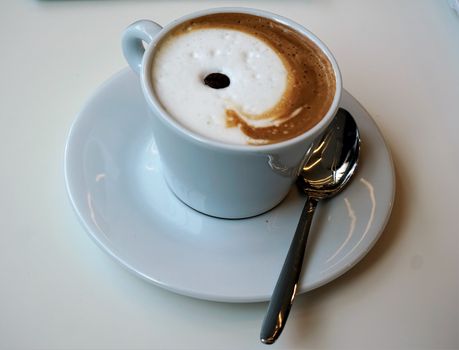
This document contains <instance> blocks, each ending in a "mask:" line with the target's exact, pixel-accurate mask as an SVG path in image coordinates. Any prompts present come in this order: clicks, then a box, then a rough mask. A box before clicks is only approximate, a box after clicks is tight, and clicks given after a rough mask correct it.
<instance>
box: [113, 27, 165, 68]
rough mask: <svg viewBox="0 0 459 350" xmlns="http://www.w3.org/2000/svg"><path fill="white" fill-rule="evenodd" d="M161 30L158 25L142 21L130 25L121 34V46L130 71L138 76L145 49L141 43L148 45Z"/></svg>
mask: <svg viewBox="0 0 459 350" xmlns="http://www.w3.org/2000/svg"><path fill="white" fill-rule="evenodd" d="M161 29H163V27H161V26H160V25H159V24H157V23H155V22H153V21H149V20H146V19H142V20H140V21H137V22H134V23H132V24H131V25H130V26H129V27H127V28H126V29H125V31H124V32H123V37H122V41H121V46H122V48H123V54H124V57H125V58H126V61H127V62H128V63H129V66H131V68H132V70H133V71H134V72H136V73H137V74H140V71H141V69H142V58H143V55H144V53H145V48H144V46H143V43H142V42H145V43H146V44H147V45H149V44H150V43H151V42H152V41H153V39H154V37H155V36H156V35H157V34H158V33H159V31H160V30H161Z"/></svg>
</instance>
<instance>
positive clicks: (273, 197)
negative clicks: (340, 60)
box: [122, 7, 342, 219]
mask: <svg viewBox="0 0 459 350" xmlns="http://www.w3.org/2000/svg"><path fill="white" fill-rule="evenodd" d="M216 13H244V14H252V15H256V16H260V17H264V18H267V19H269V20H272V21H278V22H281V23H283V24H284V25H287V26H289V27H290V28H292V29H294V30H296V31H297V32H299V33H301V34H303V35H304V36H305V37H306V38H307V39H309V40H310V41H312V42H314V43H315V44H316V45H317V46H318V47H319V48H320V49H321V50H322V52H323V54H324V55H325V56H326V57H327V58H328V60H329V61H330V63H331V65H332V67H333V70H334V75H335V79H336V81H335V86H336V90H335V95H334V98H333V101H332V104H331V106H330V108H329V110H328V112H327V113H326V115H325V116H324V117H323V118H322V120H321V121H320V122H319V123H318V124H317V125H315V126H314V127H313V128H312V129H310V130H308V131H306V132H305V133H303V134H301V135H299V136H297V137H295V138H292V139H289V140H286V141H282V142H279V143H273V144H268V145H258V146H254V145H233V144H228V143H223V142H218V141H215V140H210V139H207V138H205V137H203V136H201V135H199V134H196V133H194V132H192V131H190V130H188V129H186V128H184V127H183V126H182V125H180V124H179V123H178V122H176V121H175V120H174V119H173V118H172V117H171V116H170V115H168V113H167V112H166V111H165V110H164V108H163V107H162V105H161V104H160V103H159V101H158V100H157V97H156V96H155V94H154V93H153V87H152V77H151V66H152V58H153V56H154V53H155V50H156V44H157V43H158V41H159V40H161V38H163V37H164V36H165V35H167V34H168V33H169V31H171V30H172V29H173V28H175V27H176V26H177V25H179V24H181V23H183V22H185V21H188V20H190V19H193V18H197V17H201V16H205V15H210V14H216ZM143 42H144V43H145V44H146V45H147V48H146V49H144V46H143ZM122 47H123V53H124V55H125V57H126V60H127V61H128V63H129V65H130V66H131V68H132V69H133V70H134V71H135V72H137V73H138V74H139V76H140V81H141V86H142V91H143V94H144V97H145V100H146V102H147V105H148V107H149V110H150V112H151V115H152V126H153V133H154V138H155V141H156V145H157V147H158V151H159V155H160V159H161V164H162V172H163V174H164V177H165V179H166V182H167V183H168V185H169V187H170V189H171V190H172V191H173V192H174V193H175V195H176V196H177V197H178V198H179V199H180V200H182V201H183V202H184V203H185V204H187V205H189V206H190V207H192V208H194V209H195V210H197V211H199V212H202V213H205V214H208V215H211V216H216V217H220V218H231V219H234V218H245V217H250V216H254V215H258V214H261V213H263V212H266V211H268V210H270V209H271V208H273V207H275V206H276V205H277V204H279V203H280V202H281V201H282V200H283V199H284V198H285V196H286V195H287V194H288V192H289V190H290V188H291V186H292V184H293V183H294V181H295V180H296V178H297V176H298V174H299V171H300V169H301V167H302V166H303V164H304V162H305V161H306V160H307V158H308V155H309V152H310V149H311V148H312V146H313V141H314V139H315V138H316V137H317V136H319V135H320V134H321V133H322V132H323V130H324V129H325V128H326V127H327V126H328V125H329V124H330V122H331V121H332V119H333V117H334V116H335V114H336V112H337V110H338V103H339V101H340V97H341V90H342V83H341V74H340V71H339V68H338V64H337V63H336V60H335V59H334V57H333V55H332V54H331V52H330V51H329V50H328V48H327V47H326V46H325V45H324V44H323V43H322V42H321V41H320V40H319V39H318V38H317V37H316V36H315V35H314V34H312V33H311V32H309V31H308V30H307V29H305V28H304V27H302V26H301V25H299V24H297V23H295V22H293V21H291V20H289V19H287V18H284V17H281V16H278V15H275V14H272V13H269V12H265V11H261V10H257V9H249V8H238V7H230V8H228V7H227V8H216V9H209V10H204V11H199V12H195V13H192V14H189V15H187V16H184V17H181V18H179V19H177V20H175V21H173V22H171V23H170V24H168V25H167V26H165V27H161V26H160V25H159V24H157V23H155V22H152V21H149V20H140V21H137V22H135V23H133V24H131V25H130V26H129V27H128V28H127V29H126V30H125V32H124V34H123V38H122Z"/></svg>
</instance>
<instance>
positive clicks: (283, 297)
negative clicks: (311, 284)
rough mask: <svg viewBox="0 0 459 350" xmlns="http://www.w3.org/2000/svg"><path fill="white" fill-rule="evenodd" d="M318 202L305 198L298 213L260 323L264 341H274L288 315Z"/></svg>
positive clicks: (261, 337)
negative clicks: (280, 268) (295, 224)
mask: <svg viewBox="0 0 459 350" xmlns="http://www.w3.org/2000/svg"><path fill="white" fill-rule="evenodd" d="M317 202H318V201H317V199H315V198H310V197H308V199H307V200H306V204H305V205H304V208H303V211H302V213H301V217H300V221H299V222H298V226H297V228H296V231H295V235H294V237H293V240H292V243H291V244H290V248H289V250H288V253H287V257H286V258H285V261H284V265H283V266H282V270H281V273H280V275H279V278H278V280H277V283H276V287H275V288H274V291H273V294H272V296H271V300H270V302H269V306H268V311H267V312H266V316H265V319H264V320H263V325H262V326H261V332H260V340H261V342H262V343H264V344H272V343H274V342H275V341H276V339H277V338H278V337H279V335H280V334H281V332H282V330H283V329H284V326H285V323H286V322H287V317H288V314H289V312H290V308H291V306H292V303H293V299H294V298H295V292H296V289H297V286H298V280H299V278H300V274H301V267H302V265H303V258H304V252H305V250H306V242H307V240H308V235H309V228H310V227H311V222H312V217H313V215H314V210H315V209H316V206H317Z"/></svg>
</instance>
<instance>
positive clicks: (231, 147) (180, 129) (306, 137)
mask: <svg viewBox="0 0 459 350" xmlns="http://www.w3.org/2000/svg"><path fill="white" fill-rule="evenodd" d="M217 13H242V14H250V15H255V16H259V17H265V18H267V19H269V20H274V21H277V22H279V23H282V24H284V25H286V26H288V27H290V28H292V29H294V30H296V31H297V32H299V33H301V34H303V35H305V36H306V37H307V38H308V39H309V40H311V41H312V42H313V43H314V44H316V45H317V46H318V47H319V48H320V50H321V51H322V52H323V54H325V56H326V57H327V59H328V60H329V62H330V63H331V65H332V67H333V73H334V75H335V95H334V96H333V100H332V103H331V105H330V108H329V109H328V111H327V113H326V114H325V115H324V116H323V117H322V119H321V120H320V122H319V123H317V124H316V125H314V126H313V127H312V128H311V129H309V130H307V131H306V132H304V133H302V134H300V135H298V136H295V137H293V138H291V139H287V140H284V141H281V142H276V143H271V144H266V145H241V144H231V143H226V142H222V141H218V140H213V139H209V138H207V137H205V136H203V135H201V134H199V133H196V132H194V131H191V130H189V129H187V128H186V127H185V126H183V125H182V124H180V123H179V122H178V121H176V120H175V119H174V118H173V117H172V116H170V115H169V113H168V112H167V111H166V110H165V109H164V108H163V106H162V104H161V103H160V101H159V100H158V98H157V97H156V95H155V93H154V89H153V83H152V79H151V74H150V73H149V72H150V71H151V65H152V61H153V56H154V51H155V49H156V46H157V43H158V42H159V41H160V40H161V39H162V38H163V37H164V36H166V35H167V34H168V33H169V32H170V31H171V30H172V29H173V28H175V27H176V26H178V25H180V24H181V23H183V22H186V21H188V20H191V19H193V18H198V17H202V16H206V15H212V14H217ZM140 81H141V86H142V90H143V93H144V96H145V98H146V100H147V102H148V104H149V105H150V107H151V108H152V109H153V111H154V113H155V114H156V115H157V116H158V117H160V119H161V120H162V121H163V122H164V123H166V124H167V125H168V126H169V127H171V128H172V129H173V130H174V131H175V132H176V133H179V134H180V135H181V136H183V137H186V138H188V139H190V140H192V141H193V142H195V143H198V144H200V145H202V146H206V147H208V148H213V149H220V150H223V151H230V152H231V151H233V152H234V151H235V152H270V151H276V150H278V149H280V148H284V147H289V146H293V145H296V144H298V143H302V142H304V141H312V140H310V138H311V136H314V137H315V136H317V135H319V134H320V133H321V132H322V131H323V130H324V129H325V128H326V127H327V126H328V124H329V123H330V122H331V121H332V120H333V118H334V116H335V114H336V111H337V110H338V107H339V102H340V100H341V92H342V78H341V72H340V69H339V67H338V63H337V61H336V59H335V57H334V56H333V54H332V53H331V51H330V50H329V49H328V47H327V46H326V45H325V43H323V41H322V40H320V39H319V38H318V37H317V36H316V35H315V34H314V33H312V32H311V31H309V30H308V29H306V28H305V27H304V26H302V25H301V24H299V23H297V22H295V21H293V20H291V19H288V18H286V17H283V16H281V15H277V14H275V13H272V12H269V11H265V10H259V9H255V8H250V7H214V8H209V9H206V10H200V11H196V12H193V13H190V14H187V15H185V16H182V17H179V18H177V19H175V20H173V21H171V22H170V23H168V24H167V25H166V26H164V27H163V28H162V30H161V31H160V32H159V33H158V34H157V35H156V36H155V37H154V38H153V40H152V42H151V43H150V45H149V46H148V48H147V49H146V50H145V54H144V57H143V62H142V69H141V74H140Z"/></svg>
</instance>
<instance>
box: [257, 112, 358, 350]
mask: <svg viewBox="0 0 459 350" xmlns="http://www.w3.org/2000/svg"><path fill="white" fill-rule="evenodd" d="M315 145H316V147H315V149H314V151H313V153H312V155H311V157H310V159H309V160H308V162H307V163H306V164H305V165H304V167H303V169H302V171H301V173H300V176H299V178H298V181H297V184H298V186H299V187H300V188H301V189H302V190H303V191H304V193H306V195H307V196H308V198H307V200H306V204H305V205H304V208H303V212H302V213H301V217H300V221H299V222H298V226H297V228H296V232H295V235H294V237H293V240H292V243H291V245H290V248H289V251H288V254H287V257H286V258H285V262H284V265H283V267H282V271H281V273H280V275H279V279H278V280H277V284H276V287H275V288H274V292H273V294H272V297H271V301H270V302H269V306H268V311H267V313H266V316H265V319H264V321H263V325H262V327H261V332H260V340H261V341H262V343H264V344H272V343H274V342H275V341H276V339H277V338H278V337H279V335H280V334H281V332H282V330H283V328H284V326H285V323H286V321H287V317H288V314H289V312H290V308H291V306H292V303H293V299H294V298H295V292H296V290H297V287H298V280H299V278H300V273H301V267H302V265H303V257H304V252H305V249H306V241H307V239H308V234H309V228H310V227H311V222H312V217H313V214H314V210H315V209H316V206H317V203H318V202H319V200H321V199H325V198H331V197H333V196H335V195H336V194H337V193H339V192H340V191H341V190H342V189H343V188H344V187H345V186H346V184H347V183H348V182H349V180H350V179H351V177H352V175H353V174H354V172H355V169H356V166H357V162H358V160H359V154H360V135H359V130H358V128H357V125H356V123H355V121H354V118H352V116H351V115H350V113H349V112H347V111H346V110H344V109H340V110H339V111H338V113H337V114H336V116H335V119H334V120H333V122H332V123H331V124H330V126H329V127H328V128H327V129H326V130H325V132H324V133H323V134H322V136H321V137H320V138H319V139H318V140H317V142H316V143H315Z"/></svg>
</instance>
